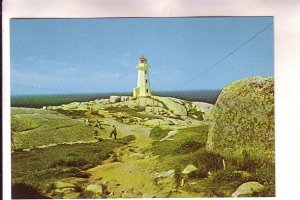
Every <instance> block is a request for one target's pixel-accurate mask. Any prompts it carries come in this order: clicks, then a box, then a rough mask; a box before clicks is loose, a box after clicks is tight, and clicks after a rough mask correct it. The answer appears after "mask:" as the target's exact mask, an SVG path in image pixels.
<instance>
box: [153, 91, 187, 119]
mask: <svg viewBox="0 0 300 200" xmlns="http://www.w3.org/2000/svg"><path fill="white" fill-rule="evenodd" d="M153 98H154V99H157V100H158V101H161V102H162V103H163V104H164V105H165V106H166V107H167V108H168V109H169V110H170V111H172V112H173V113H174V114H175V115H179V116H187V109H186V107H185V106H184V101H183V100H180V99H177V100H175V98H171V97H158V96H153Z"/></svg>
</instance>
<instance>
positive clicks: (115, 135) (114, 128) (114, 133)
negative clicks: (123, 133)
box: [109, 125, 117, 140]
mask: <svg viewBox="0 0 300 200" xmlns="http://www.w3.org/2000/svg"><path fill="white" fill-rule="evenodd" d="M113 135H114V138H115V140H116V139H117V128H116V127H115V125H113V130H112V132H111V133H110V136H109V137H111V138H112V136H113Z"/></svg>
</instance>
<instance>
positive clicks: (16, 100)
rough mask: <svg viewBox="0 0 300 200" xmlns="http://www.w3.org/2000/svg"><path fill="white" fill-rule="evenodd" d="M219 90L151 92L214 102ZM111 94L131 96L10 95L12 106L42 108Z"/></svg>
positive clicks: (102, 96)
mask: <svg viewBox="0 0 300 200" xmlns="http://www.w3.org/2000/svg"><path fill="white" fill-rule="evenodd" d="M220 92H221V90H190V91H161V92H152V94H153V95H157V96H169V97H175V98H180V99H185V100H188V101H202V102H207V103H212V104H214V103H215V102H216V100H217V98H218V96H219V94H220ZM111 95H117V96H131V95H132V93H130V92H124V93H97V94H51V95H16V96H12V97H11V106H12V107H30V108H42V107H43V106H58V105H61V104H67V103H71V102H86V101H92V100H95V99H103V98H109V97H110V96H111Z"/></svg>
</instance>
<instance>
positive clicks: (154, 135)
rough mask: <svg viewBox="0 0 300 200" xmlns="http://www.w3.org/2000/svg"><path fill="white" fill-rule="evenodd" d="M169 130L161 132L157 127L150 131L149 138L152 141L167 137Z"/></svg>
mask: <svg viewBox="0 0 300 200" xmlns="http://www.w3.org/2000/svg"><path fill="white" fill-rule="evenodd" d="M168 132H169V130H163V129H162V128H160V127H159V126H155V127H154V128H152V129H151V131H150V135H149V137H150V138H151V139H153V140H161V139H163V138H164V137H166V136H167V135H168Z"/></svg>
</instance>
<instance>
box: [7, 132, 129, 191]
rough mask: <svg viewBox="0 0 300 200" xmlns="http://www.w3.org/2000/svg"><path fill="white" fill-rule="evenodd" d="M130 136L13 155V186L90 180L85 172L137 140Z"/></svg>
mask: <svg viewBox="0 0 300 200" xmlns="http://www.w3.org/2000/svg"><path fill="white" fill-rule="evenodd" d="M134 139H135V137H134V136H127V137H125V138H121V139H119V140H105V141H103V142H99V143H90V144H74V145H58V146H55V147H49V148H45V149H34V150H32V151H30V152H14V153H12V182H13V183H20V182H22V183H24V184H27V185H32V186H35V185H36V184H38V185H37V187H38V186H39V185H40V184H43V183H47V182H51V181H53V180H57V179H60V178H63V177H70V176H74V177H88V176H89V175H88V174H85V173H84V172H82V170H85V169H87V168H91V167H93V166H96V165H98V164H101V161H102V160H105V159H106V158H108V157H109V154H111V153H112V151H113V149H114V148H116V147H118V146H121V145H124V144H127V143H128V142H130V141H132V140H134Z"/></svg>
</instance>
